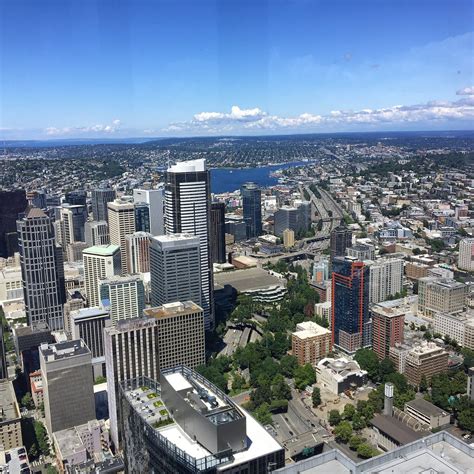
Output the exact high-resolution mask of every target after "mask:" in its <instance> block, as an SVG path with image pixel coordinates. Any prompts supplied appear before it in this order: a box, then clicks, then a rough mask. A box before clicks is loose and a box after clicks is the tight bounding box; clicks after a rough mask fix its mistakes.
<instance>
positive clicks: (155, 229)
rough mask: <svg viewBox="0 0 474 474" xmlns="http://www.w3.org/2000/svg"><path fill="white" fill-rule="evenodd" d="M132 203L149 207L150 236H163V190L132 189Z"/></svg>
mask: <svg viewBox="0 0 474 474" xmlns="http://www.w3.org/2000/svg"><path fill="white" fill-rule="evenodd" d="M133 201H134V202H135V203H138V202H146V203H147V204H148V206H149V215H150V230H149V231H148V232H150V233H151V234H152V235H163V234H164V233H165V223H164V212H165V190H164V188H163V187H160V188H158V189H134V190H133Z"/></svg>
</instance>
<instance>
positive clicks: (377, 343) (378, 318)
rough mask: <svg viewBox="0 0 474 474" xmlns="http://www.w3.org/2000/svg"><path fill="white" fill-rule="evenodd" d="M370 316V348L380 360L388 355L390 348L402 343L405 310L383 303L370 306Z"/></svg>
mask: <svg viewBox="0 0 474 474" xmlns="http://www.w3.org/2000/svg"><path fill="white" fill-rule="evenodd" d="M370 314H371V317H372V350H373V351H374V352H375V353H376V354H377V357H378V358H379V359H380V360H383V359H385V358H387V357H388V356H389V352H390V348H391V347H394V346H395V345H397V344H402V343H403V332H404V328H405V311H403V310H400V309H398V308H391V307H388V306H386V305H384V304H383V303H381V304H376V305H373V306H372V307H371V308H370Z"/></svg>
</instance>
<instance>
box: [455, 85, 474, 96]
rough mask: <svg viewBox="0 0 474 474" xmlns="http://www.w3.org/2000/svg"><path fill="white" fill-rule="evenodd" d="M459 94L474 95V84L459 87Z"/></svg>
mask: <svg viewBox="0 0 474 474" xmlns="http://www.w3.org/2000/svg"><path fill="white" fill-rule="evenodd" d="M456 94H457V95H474V86H471V87H465V88H464V89H459V90H458V91H457V92H456Z"/></svg>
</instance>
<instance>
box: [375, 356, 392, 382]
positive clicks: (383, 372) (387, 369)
mask: <svg viewBox="0 0 474 474" xmlns="http://www.w3.org/2000/svg"><path fill="white" fill-rule="evenodd" d="M394 372H395V364H394V363H393V362H392V361H391V360H390V359H389V358H385V359H384V360H382V362H380V365H379V380H380V381H384V380H385V379H386V377H387V376H388V375H390V374H393V373H394Z"/></svg>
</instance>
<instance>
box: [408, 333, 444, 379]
mask: <svg viewBox="0 0 474 474" xmlns="http://www.w3.org/2000/svg"><path fill="white" fill-rule="evenodd" d="M447 370H448V353H447V352H446V351H445V350H444V349H442V348H441V347H438V346H437V345H436V344H434V343H432V342H428V343H423V344H421V345H419V346H416V347H414V348H413V349H411V350H410V351H409V352H408V354H407V355H406V359H405V375H406V377H407V380H408V383H409V384H410V385H414V386H415V387H418V386H419V385H420V382H421V379H422V377H423V376H425V378H426V381H427V382H428V383H429V382H430V380H431V377H432V376H433V375H436V374H441V373H443V372H447Z"/></svg>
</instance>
